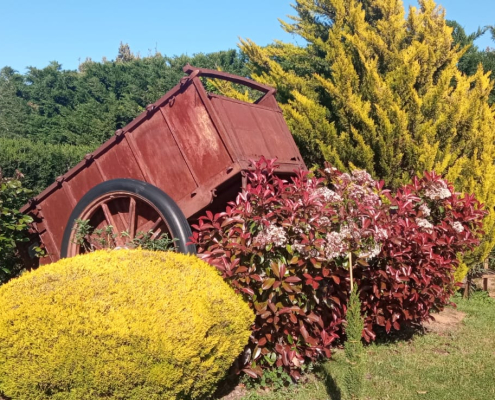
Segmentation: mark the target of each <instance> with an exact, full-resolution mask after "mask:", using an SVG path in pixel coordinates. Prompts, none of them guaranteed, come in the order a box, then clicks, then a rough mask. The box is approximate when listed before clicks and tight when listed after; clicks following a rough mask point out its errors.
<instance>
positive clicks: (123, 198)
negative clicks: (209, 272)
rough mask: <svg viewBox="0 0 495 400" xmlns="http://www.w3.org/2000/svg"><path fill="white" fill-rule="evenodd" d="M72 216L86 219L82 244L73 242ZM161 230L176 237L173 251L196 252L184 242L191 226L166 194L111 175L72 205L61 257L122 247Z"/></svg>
mask: <svg viewBox="0 0 495 400" xmlns="http://www.w3.org/2000/svg"><path fill="white" fill-rule="evenodd" d="M76 220H84V221H88V225H89V226H90V227H91V229H90V232H89V233H88V235H87V237H86V241H85V243H87V245H86V246H81V245H80V244H77V243H75V235H76V232H75V230H74V226H75V224H76ZM122 233H124V234H122ZM164 233H165V234H167V235H168V236H169V237H170V238H171V239H176V241H175V243H174V245H175V247H176V250H177V251H180V252H182V253H195V252H196V248H195V246H194V245H187V244H186V243H187V242H188V241H189V238H190V236H191V235H192V233H191V228H190V226H189V224H188V222H187V220H186V218H185V216H184V214H183V213H182V211H181V210H180V208H179V207H178V206H177V204H176V203H175V202H174V201H173V200H172V199H171V198H170V196H168V195H167V194H166V193H164V192H163V191H161V190H160V189H158V188H157V187H155V186H153V185H150V184H149V183H146V182H142V181H138V180H134V179H114V180H110V181H106V182H103V183H101V184H99V185H97V186H95V187H94V188H93V189H91V190H90V191H89V192H88V193H86V194H85V195H84V196H83V198H82V199H81V200H80V201H79V203H78V204H77V205H76V207H75V208H74V210H73V211H72V214H71V216H70V218H69V221H68V223H67V226H66V228H65V231H64V236H63V240H62V249H61V257H73V256H75V255H77V254H80V253H84V252H85V251H87V250H88V247H91V248H93V249H99V248H103V247H108V246H109V245H110V247H116V246H119V247H124V246H127V245H128V244H129V243H132V241H133V240H134V239H139V238H140V237H142V236H143V235H145V234H149V237H150V239H152V240H153V239H156V238H159V237H160V236H161V235H162V234H164ZM102 241H104V243H101V242H102Z"/></svg>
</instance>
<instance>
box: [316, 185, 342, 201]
mask: <svg viewBox="0 0 495 400" xmlns="http://www.w3.org/2000/svg"><path fill="white" fill-rule="evenodd" d="M313 193H314V195H316V196H317V197H320V198H322V199H323V200H324V201H325V202H327V203H330V202H336V201H342V197H340V196H339V195H338V194H337V193H335V192H334V191H333V190H330V189H329V188H327V187H320V188H318V189H316V190H315V191H314V192H313Z"/></svg>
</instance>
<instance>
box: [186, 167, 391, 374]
mask: <svg viewBox="0 0 495 400" xmlns="http://www.w3.org/2000/svg"><path fill="white" fill-rule="evenodd" d="M274 168H275V165H274V161H273V160H272V161H266V160H264V159H262V160H261V161H260V162H259V163H257V164H256V168H255V171H254V172H252V173H251V174H250V175H249V183H248V185H247V188H246V190H245V191H243V192H242V193H241V194H239V196H238V197H237V200H236V202H235V203H231V204H230V205H229V206H228V207H227V209H226V211H225V212H223V213H219V214H216V215H213V214H212V213H210V212H207V215H206V216H204V217H202V218H200V219H199V223H198V225H193V228H195V230H196V232H194V234H193V242H194V243H195V244H196V245H197V246H198V252H199V254H198V256H199V257H201V258H203V259H204V260H206V261H208V262H209V263H210V264H212V265H214V266H216V267H217V268H218V270H219V271H221V273H222V275H223V277H224V278H225V279H226V280H227V281H229V282H230V283H231V285H232V286H233V287H234V288H236V289H237V290H238V291H239V292H240V293H243V294H244V296H245V298H246V299H247V300H248V301H249V303H250V304H251V306H252V308H253V309H254V310H255V312H256V321H255V324H254V326H253V332H252V335H251V341H250V344H249V346H248V347H247V348H246V350H245V352H244V356H243V358H242V360H241V362H242V365H241V366H240V367H241V368H243V370H244V371H245V372H246V373H247V374H249V375H251V376H253V377H255V376H257V375H261V373H262V368H265V367H271V366H273V367H283V368H285V370H286V371H288V372H289V373H290V374H291V376H292V377H293V378H295V379H297V378H298V377H299V372H298V371H299V369H300V368H301V366H302V364H303V363H304V362H305V360H307V359H309V360H311V359H315V358H316V357H317V356H318V355H324V356H327V357H328V356H330V345H331V343H332V341H333V340H334V339H335V338H336V337H338V336H337V332H338V330H339V329H340V325H341V322H342V318H343V315H344V314H345V304H346V301H347V291H348V282H347V281H346V280H347V276H348V273H347V271H346V268H347V265H348V259H347V254H348V253H349V252H350V251H353V252H355V253H356V254H359V255H360V256H361V257H363V258H366V257H372V256H373V254H376V253H377V251H378V250H377V246H378V244H377V241H376V240H375V238H378V237H381V236H380V235H382V236H383V235H386V233H385V230H384V228H382V227H381V226H379V224H376V221H377V220H378V219H380V215H381V213H382V211H381V208H382V203H381V200H380V196H379V192H380V190H379V188H378V189H377V188H376V187H375V182H374V181H372V180H371V178H370V177H369V175H368V174H366V173H362V172H357V173H355V174H353V176H350V175H345V176H343V178H342V184H341V185H335V187H334V190H332V189H330V188H328V187H326V186H325V183H326V178H319V179H317V178H315V177H312V176H311V175H309V174H308V172H307V171H299V172H298V173H297V175H296V176H295V177H294V178H293V181H292V182H291V183H289V182H286V181H284V180H282V179H280V178H277V177H276V176H274V175H273V172H274ZM351 189H352V190H351ZM344 200H345V201H344Z"/></svg>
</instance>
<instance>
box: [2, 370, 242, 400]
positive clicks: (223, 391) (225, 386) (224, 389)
mask: <svg viewBox="0 0 495 400" xmlns="http://www.w3.org/2000/svg"><path fill="white" fill-rule="evenodd" d="M239 380H240V375H236V374H234V373H232V372H229V374H228V375H227V376H226V377H225V378H224V379H223V380H221V381H220V383H219V385H218V388H217V390H216V391H215V393H214V394H213V396H212V397H211V398H212V399H213V400H216V399H221V398H222V397H225V396H227V395H229V394H231V393H232V392H233V391H234V390H235V389H236V387H237V385H238V384H239ZM0 400H1V399H0Z"/></svg>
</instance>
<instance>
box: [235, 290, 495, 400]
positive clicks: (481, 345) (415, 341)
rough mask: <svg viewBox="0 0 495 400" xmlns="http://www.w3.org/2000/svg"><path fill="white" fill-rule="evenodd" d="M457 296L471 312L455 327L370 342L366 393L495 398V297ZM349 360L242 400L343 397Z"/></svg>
mask: <svg viewBox="0 0 495 400" xmlns="http://www.w3.org/2000/svg"><path fill="white" fill-rule="evenodd" d="M455 302H456V303H457V305H458V307H457V309H458V310H459V311H462V312H464V313H466V317H465V319H464V320H463V321H462V322H460V323H459V324H458V325H457V326H456V327H455V328H448V329H447V330H445V331H443V332H438V333H433V332H432V333H428V334H425V335H422V334H416V335H414V336H413V337H412V339H410V340H402V341H395V342H392V343H380V344H373V345H371V346H369V347H368V348H367V350H368V358H369V359H368V371H367V375H366V383H365V388H364V393H365V395H364V399H370V400H378V399H391V400H392V399H396V400H409V399H424V400H426V399H428V400H444V399H445V400H447V399H448V400H456V399H459V400H460V399H462V400H494V399H495V300H493V299H488V298H487V297H486V296H484V295H482V294H481V295H480V294H477V295H476V296H475V298H473V299H472V300H468V301H466V300H462V299H456V300H455ZM344 365H345V360H344V358H343V354H342V352H337V353H336V354H335V355H334V357H333V359H332V360H330V361H328V362H326V363H324V364H322V365H321V366H320V367H319V370H320V371H319V372H317V374H316V375H314V376H310V377H309V378H308V381H307V382H305V383H304V384H302V385H294V386H291V387H290V388H286V389H279V390H274V391H270V392H263V393H260V392H259V391H255V390H252V391H250V392H248V394H247V395H246V396H244V397H243V398H242V400H257V399H265V400H282V399H283V400H291V399H292V400H327V399H332V400H335V399H340V398H341V395H340V392H339V390H338V386H339V383H340V382H341V378H342V373H341V372H342V369H343V368H342V367H343V366H344Z"/></svg>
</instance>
